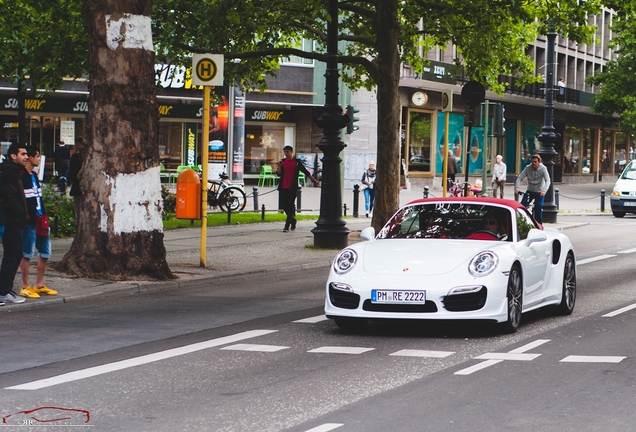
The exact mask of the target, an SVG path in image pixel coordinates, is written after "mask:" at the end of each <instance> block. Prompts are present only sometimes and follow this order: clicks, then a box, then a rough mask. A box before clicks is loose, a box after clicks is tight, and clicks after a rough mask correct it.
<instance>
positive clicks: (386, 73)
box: [371, 0, 400, 232]
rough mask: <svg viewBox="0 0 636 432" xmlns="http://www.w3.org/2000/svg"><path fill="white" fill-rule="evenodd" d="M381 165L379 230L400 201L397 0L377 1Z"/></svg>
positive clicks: (377, 208)
mask: <svg viewBox="0 0 636 432" xmlns="http://www.w3.org/2000/svg"><path fill="white" fill-rule="evenodd" d="M376 20H377V21H376V23H375V26H374V27H375V28H376V37H377V41H378V45H377V49H378V55H377V59H376V60H377V65H378V71H379V74H378V76H379V77H378V80H377V91H378V168H377V174H376V175H377V180H376V189H375V203H374V204H373V220H372V221H371V224H372V226H373V227H374V228H375V230H376V232H377V231H379V230H380V229H381V228H382V226H384V224H385V223H386V221H388V220H389V218H390V217H391V216H392V215H393V213H395V212H396V211H397V209H398V207H399V204H400V199H399V198H400V197H399V193H400V189H399V188H400V140H399V137H400V134H399V132H400V131H399V129H400V98H399V93H398V86H399V79H400V56H399V50H398V29H399V23H398V4H397V0H383V1H379V2H377V10H376Z"/></svg>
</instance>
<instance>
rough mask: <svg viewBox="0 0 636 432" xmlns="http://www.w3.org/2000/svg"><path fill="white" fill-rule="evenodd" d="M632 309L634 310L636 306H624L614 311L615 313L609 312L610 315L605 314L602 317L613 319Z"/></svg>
mask: <svg viewBox="0 0 636 432" xmlns="http://www.w3.org/2000/svg"><path fill="white" fill-rule="evenodd" d="M632 309H636V304H633V305H629V306H625V307H624V308H621V309H618V310H615V311H613V312H610V313H606V314H605V315H603V317H604V318H612V317H615V316H616V315H620V314H622V313H623V312H627V311H630V310H632Z"/></svg>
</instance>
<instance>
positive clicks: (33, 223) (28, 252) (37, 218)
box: [20, 146, 57, 298]
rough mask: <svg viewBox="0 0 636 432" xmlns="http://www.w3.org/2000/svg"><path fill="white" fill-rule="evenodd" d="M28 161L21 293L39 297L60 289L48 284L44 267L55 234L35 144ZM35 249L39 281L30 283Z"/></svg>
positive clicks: (25, 180)
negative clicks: (48, 213)
mask: <svg viewBox="0 0 636 432" xmlns="http://www.w3.org/2000/svg"><path fill="white" fill-rule="evenodd" d="M27 156H28V159H27V163H26V165H25V170H24V171H23V172H22V184H23V186H24V195H25V197H26V203H27V211H28V213H29V217H28V219H27V226H26V227H25V228H24V234H23V237H24V240H23V243H22V261H21V262H20V271H21V273H22V289H21V290H20V295H21V296H22V297H27V298H39V297H40V294H46V295H56V294H57V291H55V290H52V289H51V288H49V287H47V286H45V285H44V271H45V270H46V264H47V262H48V260H49V258H50V257H51V237H50V235H49V234H50V229H49V224H48V220H49V219H48V216H47V215H46V211H45V209H44V202H43V201H42V186H41V185H40V181H39V180H38V175H37V173H36V172H35V171H34V169H35V168H37V167H39V166H40V152H39V150H38V149H37V148H36V147H34V146H27ZM35 249H37V250H38V264H37V267H36V271H37V273H36V279H35V285H33V286H29V263H30V261H31V258H33V254H34V252H35Z"/></svg>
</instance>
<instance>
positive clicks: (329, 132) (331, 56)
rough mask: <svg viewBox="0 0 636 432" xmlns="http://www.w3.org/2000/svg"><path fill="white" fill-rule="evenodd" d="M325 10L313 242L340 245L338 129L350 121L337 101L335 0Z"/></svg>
mask: <svg viewBox="0 0 636 432" xmlns="http://www.w3.org/2000/svg"><path fill="white" fill-rule="evenodd" d="M327 12H328V13H329V16H330V18H331V19H330V21H329V23H328V24H327V72H326V73H325V81H326V85H325V108H324V112H323V113H322V115H321V116H320V117H318V118H317V119H316V124H317V125H318V126H319V127H321V128H322V130H323V137H322V138H321V140H320V142H319V143H318V148H319V149H320V150H322V152H323V153H324V156H323V158H322V188H321V190H320V217H319V218H318V221H317V222H316V228H314V229H313V230H311V232H312V233H314V246H316V247H322V248H329V249H341V248H344V247H346V246H347V244H348V236H349V228H347V227H346V226H345V225H346V223H345V221H344V219H343V218H342V190H341V175H340V163H341V162H342V159H340V152H342V150H343V149H344V148H345V147H346V144H345V143H344V142H342V139H340V129H342V128H343V127H345V126H346V125H347V123H348V121H349V119H348V117H347V116H345V115H343V114H342V107H341V106H340V105H339V104H338V79H339V78H340V74H339V73H338V59H337V58H336V56H337V55H338V0H329V2H328V5H327Z"/></svg>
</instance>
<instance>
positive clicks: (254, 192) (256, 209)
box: [252, 186, 258, 211]
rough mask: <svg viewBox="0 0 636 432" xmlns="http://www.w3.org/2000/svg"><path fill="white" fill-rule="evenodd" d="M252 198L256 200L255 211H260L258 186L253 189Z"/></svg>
mask: <svg viewBox="0 0 636 432" xmlns="http://www.w3.org/2000/svg"><path fill="white" fill-rule="evenodd" d="M252 196H253V200H254V211H258V188H257V187H256V186H254V187H253V188H252Z"/></svg>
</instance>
